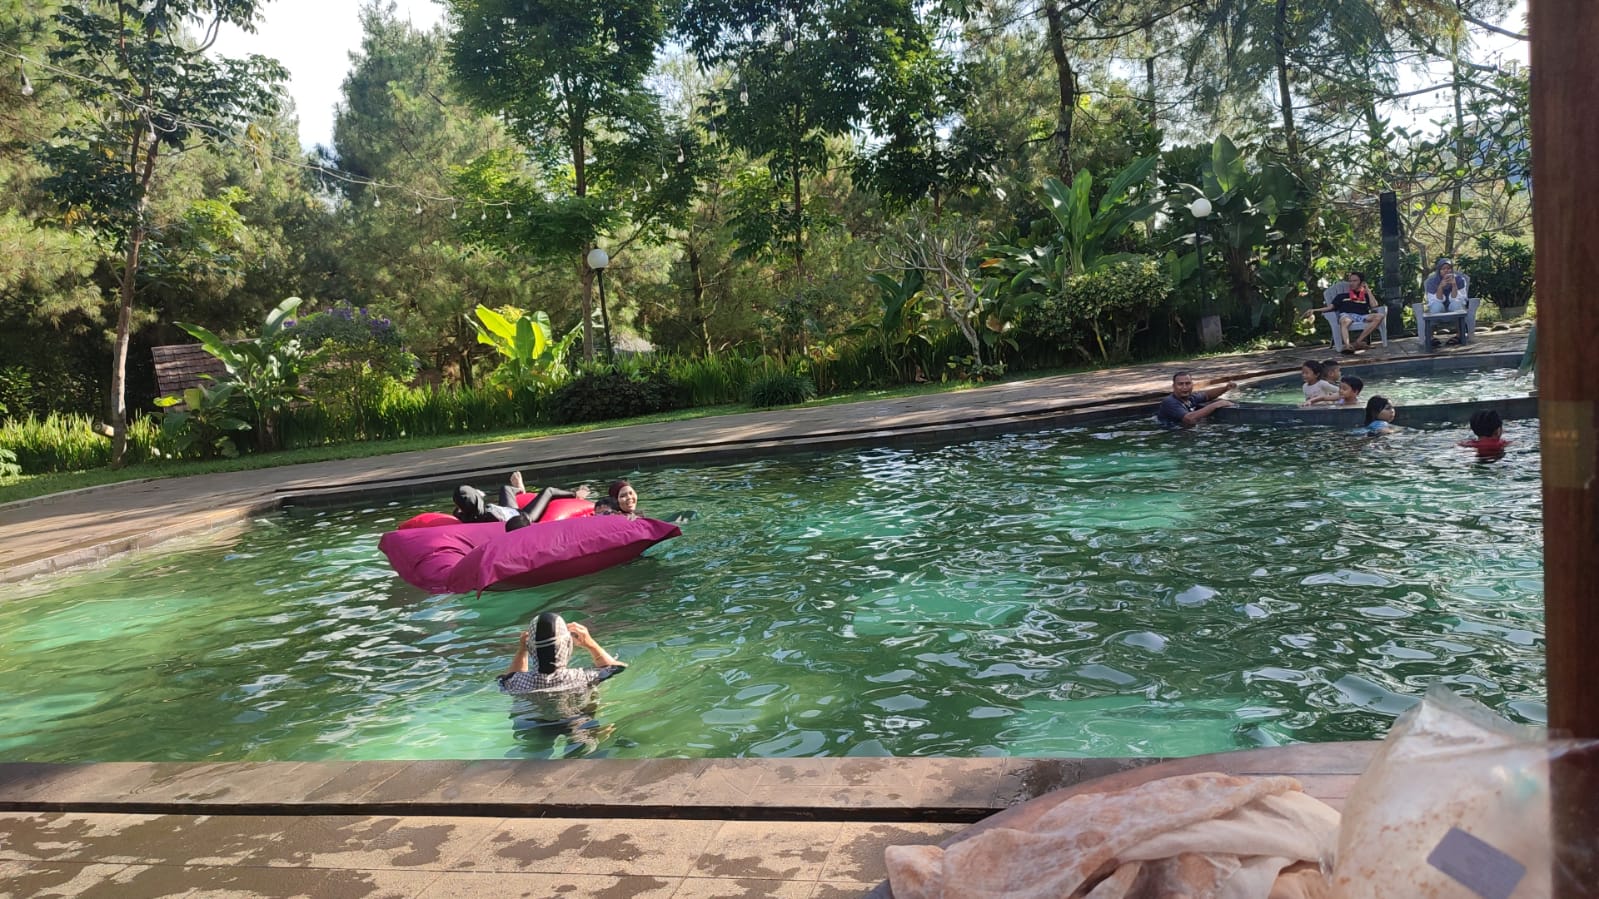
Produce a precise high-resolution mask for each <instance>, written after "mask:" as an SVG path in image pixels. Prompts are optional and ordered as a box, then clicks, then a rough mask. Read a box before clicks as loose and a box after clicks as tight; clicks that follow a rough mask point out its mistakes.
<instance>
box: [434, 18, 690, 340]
mask: <svg viewBox="0 0 1599 899" xmlns="http://www.w3.org/2000/svg"><path fill="white" fill-rule="evenodd" d="M448 3H449V19H450V23H451V25H452V27H453V28H454V33H453V35H452V38H451V41H450V61H451V65H452V67H453V69H454V71H455V73H456V76H457V78H458V80H459V83H460V85H461V91H462V93H463V94H464V95H465V96H466V97H467V98H468V99H469V100H470V101H471V102H472V103H474V104H475V105H477V106H478V107H479V108H481V109H484V110H486V111H489V112H492V113H494V114H496V115H499V116H502V117H503V118H504V120H505V122H506V124H507V125H508V127H509V128H510V129H511V131H512V133H514V134H515V135H516V136H517V137H518V138H519V139H520V140H521V141H522V143H523V146H524V148H525V149H526V151H527V153H528V155H529V162H530V163H531V165H532V168H533V171H534V177H533V178H532V179H531V180H533V181H534V182H535V183H534V184H533V185H532V188H533V189H532V190H531V191H530V192H528V193H529V194H530V198H531V196H539V197H543V198H546V199H549V200H550V203H549V205H551V206H555V207H559V208H557V209H554V210H551V212H552V214H550V215H549V216H548V217H547V219H546V220H547V221H549V222H550V223H551V225H552V227H551V228H549V229H547V233H546V235H545V237H546V239H545V240H544V241H541V242H542V243H546V244H553V245H554V246H555V247H557V248H559V249H561V250H563V251H565V252H568V253H571V254H573V255H575V256H576V262H577V267H578V272H579V275H580V277H581V279H582V285H583V345H584V351H585V354H586V355H588V356H589V357H591V358H592V356H593V352H594V336H593V315H592V311H591V310H592V301H591V284H592V277H593V276H592V273H591V272H590V271H589V269H588V267H587V266H586V265H585V264H584V262H583V257H584V255H585V254H586V252H587V250H588V248H589V247H592V246H593V245H594V241H595V238H596V237H597V236H598V235H599V234H600V233H601V232H602V231H604V230H605V229H606V227H607V226H608V225H609V224H610V222H611V216H612V215H613V214H614V211H615V208H616V207H615V205H614V204H608V203H606V202H603V201H601V202H594V201H591V200H590V192H591V189H592V188H594V187H596V186H598V187H601V188H608V189H612V190H614V189H617V188H618V186H619V185H622V184H625V183H627V182H628V181H630V180H632V179H631V178H630V177H629V176H632V177H637V176H638V175H639V173H640V170H641V169H642V164H643V163H646V162H653V161H654V159H655V156H656V153H655V152H651V150H649V149H646V148H658V146H659V143H660V132H661V124H660V110H659V106H658V104H657V98H656V97H655V95H654V94H653V93H652V92H651V91H650V90H648V89H647V88H646V87H645V83H644V82H645V77H646V76H647V75H648V74H649V73H650V70H651V68H652V67H653V66H654V63H655V51H656V48H657V47H658V46H659V45H660V43H661V39H662V36H663V34H664V24H663V18H662V14H661V9H660V6H659V5H658V4H657V2H656V0H605V2H598V0H448ZM522 180H528V179H522ZM551 198H553V199H551Z"/></svg>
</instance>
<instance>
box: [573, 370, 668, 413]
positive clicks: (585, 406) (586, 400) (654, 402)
mask: <svg viewBox="0 0 1599 899" xmlns="http://www.w3.org/2000/svg"><path fill="white" fill-rule="evenodd" d="M683 393H684V391H683V389H682V388H681V387H680V386H679V385H678V384H677V383H676V382H675V381H673V380H672V377H671V375H670V374H668V373H667V372H666V370H665V369H663V368H659V367H656V368H653V369H652V370H650V371H647V372H639V373H638V374H636V375H629V374H627V373H626V372H623V371H620V370H618V369H616V368H599V369H593V370H590V371H585V372H584V373H583V374H581V375H578V376H577V377H576V378H573V379H572V380H570V381H568V382H566V383H565V384H562V385H561V386H560V387H557V388H556V389H555V390H554V391H553V392H552V393H551V394H550V397H549V410H550V419H551V420H552V421H554V422H555V423H556V424H573V423H577V422H585V421H609V420H611V419H615V418H632V417H634V416H636V415H650V414H653V413H656V412H666V411H669V410H672V409H678V408H681V407H682V406H684V405H685V404H686V403H685V398H684V396H683Z"/></svg>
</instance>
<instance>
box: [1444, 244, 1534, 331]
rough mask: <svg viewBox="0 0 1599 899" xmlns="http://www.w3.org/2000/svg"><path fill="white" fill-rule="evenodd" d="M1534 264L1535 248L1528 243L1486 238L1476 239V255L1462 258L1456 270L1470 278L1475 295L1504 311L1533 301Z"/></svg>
mask: <svg viewBox="0 0 1599 899" xmlns="http://www.w3.org/2000/svg"><path fill="white" fill-rule="evenodd" d="M1532 262H1533V255H1532V248H1531V247H1529V246H1527V245H1526V244H1523V243H1517V242H1515V241H1510V240H1495V239H1494V237H1493V236H1492V235H1484V236H1482V237H1479V238H1477V252H1476V253H1472V254H1465V253H1462V254H1461V255H1460V264H1459V265H1458V266H1456V270H1458V271H1460V272H1463V273H1464V274H1465V275H1466V277H1468V278H1470V279H1471V295H1472V296H1474V297H1482V298H1483V299H1485V300H1492V301H1493V303H1494V305H1496V306H1499V307H1501V308H1504V307H1507V306H1525V305H1527V303H1528V302H1529V301H1531V299H1532V291H1533V271H1532ZM1478 314H1479V315H1481V310H1479V311H1478Z"/></svg>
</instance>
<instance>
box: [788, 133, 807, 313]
mask: <svg viewBox="0 0 1599 899" xmlns="http://www.w3.org/2000/svg"><path fill="white" fill-rule="evenodd" d="M791 127H792V128H793V129H794V147H793V158H792V164H791V166H790V168H791V169H792V172H791V176H792V177H793V179H794V197H793V200H794V278H795V281H796V283H798V280H799V279H800V278H803V277H804V275H805V219H804V216H803V215H801V211H802V210H803V209H804V205H803V204H804V198H803V197H802V196H801V195H800V138H801V137H802V136H803V135H801V134H800V131H799V128H800V116H799V110H797V109H796V110H795V112H794V121H793V123H792V126H791Z"/></svg>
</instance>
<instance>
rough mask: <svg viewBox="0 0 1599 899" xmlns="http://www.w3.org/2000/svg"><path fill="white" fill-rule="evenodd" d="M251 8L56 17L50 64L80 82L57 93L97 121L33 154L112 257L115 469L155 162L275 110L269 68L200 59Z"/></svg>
mask: <svg viewBox="0 0 1599 899" xmlns="http://www.w3.org/2000/svg"><path fill="white" fill-rule="evenodd" d="M257 8H258V4H257V3H256V2H255V0H163V2H159V3H153V4H151V3H142V2H132V0H97V2H94V3H85V4H82V5H77V4H67V5H65V6H63V7H61V9H60V10H59V11H58V12H57V13H56V38H57V45H56V46H55V47H54V48H53V49H52V50H51V52H50V58H51V60H52V61H53V62H54V63H55V64H56V65H58V66H60V67H62V68H63V69H66V70H68V71H71V72H73V73H76V75H77V76H79V77H75V78H67V79H63V82H62V84H61V88H62V89H63V90H64V91H65V92H66V93H68V94H70V95H72V96H73V97H74V98H75V99H77V100H79V101H81V102H82V103H84V104H85V105H86V106H88V107H91V108H93V109H96V110H97V111H98V113H99V114H98V115H97V116H93V117H86V118H84V119H83V120H80V121H74V122H70V123H68V124H66V125H65V126H63V127H62V128H61V130H59V131H58V132H56V135H55V137H54V138H53V139H52V140H51V141H50V142H49V143H47V144H45V145H44V146H43V147H42V148H41V149H40V156H41V158H42V159H43V160H44V162H45V163H46V164H47V165H48V166H49V167H50V169H51V170H52V175H51V176H50V177H49V178H48V179H46V180H45V182H44V186H45V189H46V190H48V191H49V192H50V193H51V194H52V195H54V196H55V197H56V199H57V200H58V202H60V204H61V205H62V206H63V207H64V209H65V210H66V212H67V215H68V216H69V218H70V219H71V220H72V221H74V222H76V223H78V224H80V225H83V226H87V227H89V228H91V229H93V230H94V231H96V232H97V233H99V234H100V235H102V236H103V238H104V240H105V242H106V243H107V244H108V245H109V246H110V247H111V248H112V249H113V252H114V253H115V254H116V255H117V256H119V257H120V258H121V263H120V269H121V272H120V276H119V278H118V286H117V296H118V312H117V325H116V342H115V345H114V348H113V351H112V362H111V395H110V398H109V402H108V404H107V405H108V414H109V418H110V423H111V428H112V453H111V454H112V464H114V465H119V464H121V461H122V458H123V455H124V453H125V451H126V448H127V405H126V396H125V381H126V372H127V360H128V341H129V336H130V333H131V331H132V328H133V307H134V300H135V297H136V295H137V293H138V290H139V287H140V275H141V271H142V266H143V260H142V258H141V253H142V252H143V250H144V245H145V240H146V238H147V237H148V236H149V225H150V223H149V220H148V215H149V204H150V200H151V198H152V197H153V196H156V195H158V194H159V193H160V191H161V190H162V189H163V187H164V185H163V182H162V179H161V177H160V174H161V172H162V164H163V162H164V161H165V160H164V159H163V154H168V155H171V154H179V153H182V152H183V151H185V150H187V149H190V148H191V147H194V146H196V145H199V144H201V143H205V142H208V141H216V140H225V139H228V138H231V137H233V136H235V135H236V134H237V133H238V132H239V131H240V129H242V128H243V127H244V126H245V125H246V124H248V123H249V122H251V121H252V120H253V119H256V118H258V117H260V116H264V115H270V114H271V113H272V112H273V111H275V109H276V107H277V102H278V95H277V92H276V86H277V84H278V83H279V82H280V81H282V80H283V78H284V71H283V68H282V67H281V66H280V65H278V63H277V62H276V61H274V60H270V59H267V58H265V57H262V56H250V57H248V58H246V59H230V58H226V57H213V56H210V55H207V53H206V52H205V51H206V50H207V49H209V46H210V42H211V41H212V40H214V39H215V37H216V33H217V29H219V28H220V27H221V26H222V25H224V24H227V25H233V26H235V27H238V28H242V29H245V30H247V31H248V30H253V28H254V26H255V21H256V17H257ZM191 28H192V29H194V30H195V32H197V33H198V34H199V35H200V36H201V37H200V39H199V40H198V42H197V41H196V38H195V35H194V34H191V33H190V32H189V31H188V29H191Z"/></svg>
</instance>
